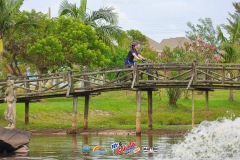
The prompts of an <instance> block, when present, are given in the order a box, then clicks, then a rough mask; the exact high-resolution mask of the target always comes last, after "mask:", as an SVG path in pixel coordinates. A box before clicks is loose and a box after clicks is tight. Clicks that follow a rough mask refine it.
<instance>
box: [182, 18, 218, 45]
mask: <svg viewBox="0 0 240 160" xmlns="http://www.w3.org/2000/svg"><path fill="white" fill-rule="evenodd" d="M198 21H199V22H200V24H197V25H196V26H195V25H193V24H192V23H191V22H188V23H187V26H188V27H189V28H190V29H191V31H187V32H186V37H187V38H188V39H190V40H192V41H198V40H199V39H201V40H203V41H205V42H207V43H210V44H212V45H214V46H218V44H219V41H218V39H217V31H216V29H215V28H214V27H213V23H212V19H211V18H205V19H201V18H200V19H199V20H198Z"/></svg>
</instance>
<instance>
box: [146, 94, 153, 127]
mask: <svg viewBox="0 0 240 160" xmlns="http://www.w3.org/2000/svg"><path fill="white" fill-rule="evenodd" d="M147 92H148V130H152V90H148V91H147Z"/></svg>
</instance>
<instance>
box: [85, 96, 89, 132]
mask: <svg viewBox="0 0 240 160" xmlns="http://www.w3.org/2000/svg"><path fill="white" fill-rule="evenodd" d="M89 99H90V96H89V94H87V95H85V106H84V129H88V109H89Z"/></svg>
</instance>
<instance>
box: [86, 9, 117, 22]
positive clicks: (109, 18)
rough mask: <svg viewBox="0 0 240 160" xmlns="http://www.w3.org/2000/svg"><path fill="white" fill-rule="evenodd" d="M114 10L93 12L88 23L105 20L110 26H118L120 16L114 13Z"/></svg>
mask: <svg viewBox="0 0 240 160" xmlns="http://www.w3.org/2000/svg"><path fill="white" fill-rule="evenodd" d="M113 10H114V8H113V7H105V8H100V9H99V10H98V11H93V12H92V14H91V16H89V17H87V19H88V21H96V20H105V21H106V22H108V23H110V24H117V23H118V15H117V13H116V12H113Z"/></svg>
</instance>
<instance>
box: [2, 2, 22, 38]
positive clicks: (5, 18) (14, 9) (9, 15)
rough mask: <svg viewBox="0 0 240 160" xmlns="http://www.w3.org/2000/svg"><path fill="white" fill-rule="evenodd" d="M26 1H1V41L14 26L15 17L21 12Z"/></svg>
mask: <svg viewBox="0 0 240 160" xmlns="http://www.w3.org/2000/svg"><path fill="white" fill-rule="evenodd" d="M23 1H24V0H1V1H0V15H1V18H0V39H1V38H2V36H3V35H4V34H5V32H6V31H7V30H8V29H9V28H11V27H12V26H14V25H15V24H16V23H14V20H13V16H14V15H15V14H17V13H18V12H19V9H20V7H21V5H22V4H23Z"/></svg>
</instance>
